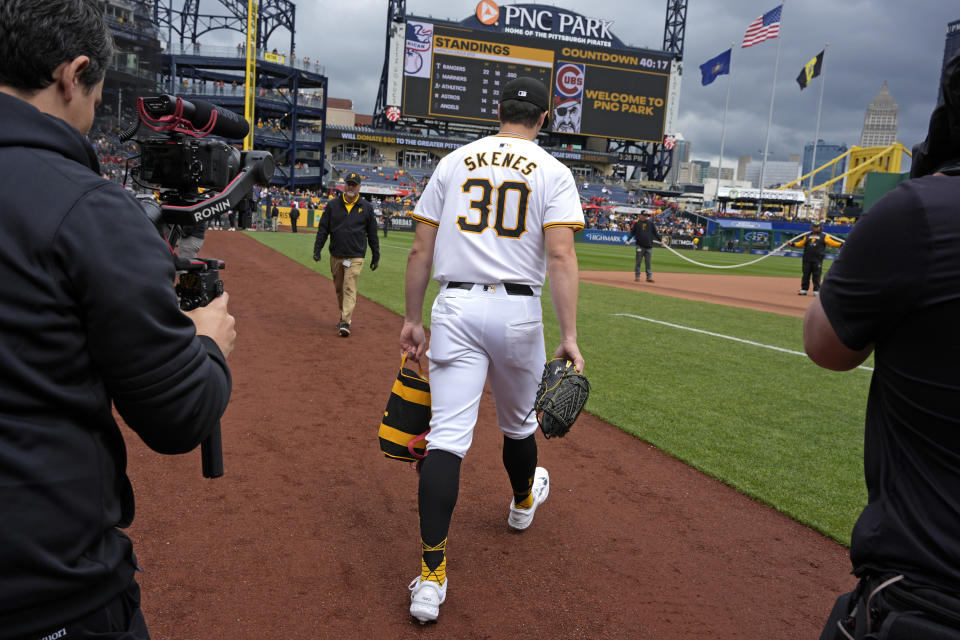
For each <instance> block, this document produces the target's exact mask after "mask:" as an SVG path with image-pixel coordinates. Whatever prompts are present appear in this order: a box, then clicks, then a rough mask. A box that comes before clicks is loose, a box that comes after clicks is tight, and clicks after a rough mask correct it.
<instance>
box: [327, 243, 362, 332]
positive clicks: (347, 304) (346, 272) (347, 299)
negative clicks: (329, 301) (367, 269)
mask: <svg viewBox="0 0 960 640" xmlns="http://www.w3.org/2000/svg"><path fill="white" fill-rule="evenodd" d="M345 260H346V261H348V262H349V263H350V266H349V267H347V266H344V264H343V262H344V261H345ZM362 268H363V258H344V257H342V256H330V273H331V274H333V286H334V288H335V289H336V290H337V304H338V305H339V306H340V320H341V321H342V322H346V323H347V324H350V320H351V318H352V317H353V308H354V307H355V306H356V304H357V281H358V280H359V279H360V271H361V269H362Z"/></svg>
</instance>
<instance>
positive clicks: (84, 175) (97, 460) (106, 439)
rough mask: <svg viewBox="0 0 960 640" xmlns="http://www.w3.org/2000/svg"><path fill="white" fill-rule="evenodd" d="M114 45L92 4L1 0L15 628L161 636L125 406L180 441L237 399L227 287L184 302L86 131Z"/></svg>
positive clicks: (181, 448) (5, 636) (2, 549)
mask: <svg viewBox="0 0 960 640" xmlns="http://www.w3.org/2000/svg"><path fill="white" fill-rule="evenodd" d="M41 42H42V43H44V46H43V47H40V46H38V43H41ZM113 52H114V48H113V42H112V39H111V36H110V31H109V30H108V28H107V27H106V26H105V24H104V21H103V14H102V9H101V8H100V7H99V3H98V2H97V1H96V0H44V2H38V1H37V0H4V2H2V3H0V113H2V114H3V117H2V118H0V211H2V212H3V215H2V216H0V282H3V286H2V287H0V443H3V444H2V446H0V523H2V524H0V639H2V640H10V639H19V638H23V637H26V638H31V639H39V638H44V637H46V638H68V639H69V640H80V639H83V638H91V637H96V638H107V637H110V638H119V637H123V638H125V639H127V640H145V639H147V638H149V633H148V631H147V628H146V623H145V621H144V618H143V614H142V613H141V611H140V606H139V598H140V596H139V586H138V585H137V582H136V580H135V579H134V574H135V572H136V570H137V560H136V558H135V557H134V554H133V549H132V544H131V541H130V539H129V538H128V537H127V535H126V534H124V533H123V532H122V531H121V530H120V528H125V527H127V526H129V525H130V523H131V522H132V520H133V515H134V501H133V490H132V488H131V484H130V481H129V479H128V477H127V474H126V460H127V459H126V450H125V447H124V440H123V436H122V435H121V432H120V429H119V428H118V426H117V423H116V421H115V420H114V417H113V413H112V409H115V410H116V411H117V413H118V414H119V415H120V416H121V417H122V418H123V420H124V421H125V422H126V424H127V425H128V426H129V427H130V428H131V429H132V430H133V431H134V432H135V433H136V434H137V435H138V436H139V437H140V438H141V439H142V440H143V441H144V442H145V443H146V444H147V445H148V446H149V447H150V448H152V449H154V450H155V451H158V452H160V453H165V454H176V453H185V452H187V451H190V450H192V449H193V448H195V447H196V446H197V445H198V444H199V443H200V442H201V441H203V440H204V439H205V438H206V437H207V436H208V434H209V433H210V432H211V430H212V429H213V428H214V426H215V425H216V424H217V422H218V420H219V418H220V416H221V414H222V413H223V411H224V410H225V408H226V406H227V402H228V400H229V396H230V387H231V380H230V372H229V369H228V367H227V363H226V358H227V356H228V355H229V354H230V352H231V351H232V350H233V345H234V340H235V337H236V332H235V325H234V320H233V317H232V316H231V315H230V314H229V313H228V311H227V295H226V294H224V295H223V296H221V297H220V298H218V299H217V300H215V301H214V302H212V303H211V304H210V305H208V306H207V307H204V308H202V309H197V310H196V311H192V312H190V313H189V314H187V313H184V312H182V311H180V308H179V306H178V304H177V299H176V295H175V293H174V288H173V285H172V283H173V280H174V264H173V257H172V255H171V252H170V248H169V247H168V246H167V244H166V243H165V242H164V241H163V239H162V238H161V236H160V234H159V233H158V232H157V230H156V229H155V228H154V226H153V225H152V224H151V222H150V221H149V220H148V218H147V216H146V215H144V212H143V210H142V209H141V207H140V205H139V204H138V203H137V201H136V199H135V198H134V197H133V196H132V195H130V194H129V193H128V192H127V191H126V190H124V189H123V188H122V187H120V186H119V185H117V184H114V183H111V182H109V181H107V180H104V179H103V178H102V177H101V176H100V168H99V165H98V162H97V157H96V154H95V152H94V150H93V148H92V147H91V146H90V143H89V142H88V141H87V140H86V138H85V137H84V134H86V133H87V132H88V131H89V129H90V127H91V125H92V123H93V119H94V110H95V108H96V106H97V105H98V104H99V102H100V99H101V91H102V88H103V78H104V74H105V71H106V68H107V66H108V65H109V64H110V61H111V59H112V56H113ZM198 466H199V465H198Z"/></svg>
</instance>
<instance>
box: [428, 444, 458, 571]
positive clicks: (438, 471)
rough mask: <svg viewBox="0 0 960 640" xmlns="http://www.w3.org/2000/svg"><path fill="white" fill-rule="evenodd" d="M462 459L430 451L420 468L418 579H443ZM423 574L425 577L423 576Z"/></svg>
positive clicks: (446, 453) (445, 452) (438, 451)
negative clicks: (419, 573)
mask: <svg viewBox="0 0 960 640" xmlns="http://www.w3.org/2000/svg"><path fill="white" fill-rule="evenodd" d="M460 463H461V459H460V457H459V456H456V455H454V454H452V453H450V452H448V451H441V450H439V449H431V450H430V453H429V454H428V455H427V457H426V458H425V459H424V460H423V465H422V466H421V467H420V495H419V500H418V502H419V508H420V543H421V547H422V549H423V563H422V565H423V566H422V568H421V578H423V579H424V580H426V579H428V577H429V578H430V579H434V580H436V581H437V582H439V583H440V584H443V582H444V581H445V580H446V559H445V558H444V553H445V551H446V545H447V532H448V531H449V530H450V518H452V517H453V508H454V507H455V506H456V505H457V496H458V495H459V493H460ZM424 573H426V574H428V577H424V575H423V574H424ZM429 574H433V575H429Z"/></svg>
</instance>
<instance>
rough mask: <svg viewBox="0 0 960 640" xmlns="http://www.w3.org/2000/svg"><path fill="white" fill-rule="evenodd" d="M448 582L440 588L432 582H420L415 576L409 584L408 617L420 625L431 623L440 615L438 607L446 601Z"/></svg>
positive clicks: (445, 581) (418, 577)
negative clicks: (410, 616) (411, 617)
mask: <svg viewBox="0 0 960 640" xmlns="http://www.w3.org/2000/svg"><path fill="white" fill-rule="evenodd" d="M448 582H449V578H448V579H447V580H444V581H443V586H440V585H439V584H437V583H436V582H434V581H433V580H421V579H420V576H417V577H416V578H414V580H413V582H411V583H410V586H409V589H410V615H412V616H413V617H414V618H416V619H417V620H419V621H420V624H426V623H427V622H433V621H434V620H436V619H437V616H439V615H440V605H442V604H443V601H444V600H446V599H447V583H448Z"/></svg>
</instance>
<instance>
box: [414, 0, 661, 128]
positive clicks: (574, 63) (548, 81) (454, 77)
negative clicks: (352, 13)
mask: <svg viewBox="0 0 960 640" xmlns="http://www.w3.org/2000/svg"><path fill="white" fill-rule="evenodd" d="M610 25H611V23H610V22H607V21H603V20H600V19H597V18H587V17H585V16H582V15H580V14H576V13H572V12H569V11H566V10H563V9H558V8H556V7H550V6H548V5H504V6H503V7H499V6H497V5H496V3H495V2H493V0H481V2H480V3H479V4H478V5H477V10H476V15H475V16H471V17H470V18H467V19H466V20H464V21H462V22H460V23H452V22H444V21H438V20H435V19H430V18H418V17H414V16H408V17H407V22H406V38H405V47H404V65H403V93H402V104H401V105H400V106H401V109H402V112H403V115H404V116H407V117H413V118H429V119H436V120H448V121H453V122H463V123H472V124H489V125H492V126H495V125H496V123H497V103H498V98H499V95H500V91H501V88H502V87H503V85H504V84H506V83H507V82H508V81H509V80H511V79H513V78H515V77H517V76H533V77H535V78H539V79H540V80H541V81H543V83H544V84H545V85H546V86H547V87H548V88H549V89H550V95H551V104H550V119H551V122H550V125H549V128H550V129H551V130H553V131H555V132H558V133H568V134H576V135H582V136H598V137H604V138H619V139H624V140H635V141H646V142H661V141H662V140H663V136H664V124H665V120H666V115H667V95H668V90H669V84H670V65H671V55H670V54H668V53H664V52H661V51H650V50H646V49H637V48H631V47H627V46H625V45H623V43H622V42H620V41H619V39H618V38H616V36H614V35H612V33H610Z"/></svg>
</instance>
